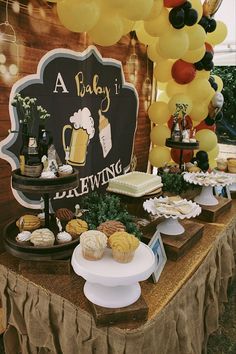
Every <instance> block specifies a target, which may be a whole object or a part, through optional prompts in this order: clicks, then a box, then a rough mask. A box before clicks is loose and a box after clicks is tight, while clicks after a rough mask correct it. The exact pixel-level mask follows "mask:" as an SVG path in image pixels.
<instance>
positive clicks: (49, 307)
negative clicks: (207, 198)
mask: <svg viewBox="0 0 236 354" xmlns="http://www.w3.org/2000/svg"><path fill="white" fill-rule="evenodd" d="M235 211H236V203H235V202H234V203H233V207H232V209H231V211H230V212H228V213H227V214H226V215H224V216H222V217H219V219H218V220H217V221H218V223H217V224H206V226H205V230H204V235H203V238H202V239H201V240H200V241H199V242H198V244H197V245H196V246H195V247H194V248H193V249H192V250H191V251H190V252H189V253H188V254H187V255H186V256H185V257H184V258H182V259H181V260H179V261H177V262H170V261H168V262H167V265H166V267H165V269H164V271H163V273H162V275H161V278H160V281H159V282H158V283H157V284H152V283H151V282H149V281H146V282H143V283H142V294H143V296H144V298H145V300H146V302H147V304H148V307H149V319H148V321H147V322H146V323H145V324H144V325H142V326H140V327H137V328H134V327H135V326H126V328H124V327H123V328H122V327H121V326H120V328H118V327H100V328H97V327H96V325H95V323H94V320H93V317H92V315H91V313H90V308H89V305H88V302H87V300H86V299H85V297H84V295H83V284H84V281H83V280H82V279H81V278H79V277H78V276H76V275H75V274H72V275H67V276H65V275H58V276H55V275H45V274H42V275H37V274H27V275H26V274H23V275H22V274H19V272H18V271H17V269H18V268H17V263H18V260H17V259H15V258H14V257H11V256H9V255H6V254H5V255H2V256H0V263H1V265H0V290H1V296H2V305H3V310H4V324H5V327H6V328H7V329H6V332H5V334H4V344H5V350H6V353H7V354H17V353H19V352H21V353H23V354H36V353H37V354H46V353H52V354H80V353H81V354H91V353H94V354H95V353H97V354H108V353H109V354H134V353H135V354H201V353H203V352H205V348H206V343H207V339H208V336H209V335H210V334H211V333H212V332H213V331H214V330H215V329H216V328H217V327H218V317H219V313H220V311H221V310H222V306H223V303H224V302H226V301H227V286H228V282H229V279H230V278H231V277H232V276H233V274H234V269H235V258H234V256H235V254H236V217H235V215H236V214H235ZM223 222H224V224H223Z"/></svg>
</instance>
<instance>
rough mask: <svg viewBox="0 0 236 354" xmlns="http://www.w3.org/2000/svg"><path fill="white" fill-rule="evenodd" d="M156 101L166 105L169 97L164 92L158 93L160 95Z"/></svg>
mask: <svg viewBox="0 0 236 354" xmlns="http://www.w3.org/2000/svg"><path fill="white" fill-rule="evenodd" d="M157 99H158V101H161V102H166V103H168V102H169V100H170V97H169V96H168V95H167V93H166V91H160V93H159V94H158V96H157Z"/></svg>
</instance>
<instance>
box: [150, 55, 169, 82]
mask: <svg viewBox="0 0 236 354" xmlns="http://www.w3.org/2000/svg"><path fill="white" fill-rule="evenodd" d="M172 66H173V60H162V61H161V62H160V63H157V65H156V66H155V69H154V76H155V78H156V80H157V81H160V82H167V81H169V80H170V79H171V78H172V75H171V69H172Z"/></svg>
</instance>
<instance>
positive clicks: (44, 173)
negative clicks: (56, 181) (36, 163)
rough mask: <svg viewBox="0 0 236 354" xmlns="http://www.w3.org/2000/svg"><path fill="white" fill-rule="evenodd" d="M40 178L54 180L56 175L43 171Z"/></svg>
mask: <svg viewBox="0 0 236 354" xmlns="http://www.w3.org/2000/svg"><path fill="white" fill-rule="evenodd" d="M40 178H46V179H51V178H56V175H55V173H54V172H52V171H43V172H42V173H41V176H40Z"/></svg>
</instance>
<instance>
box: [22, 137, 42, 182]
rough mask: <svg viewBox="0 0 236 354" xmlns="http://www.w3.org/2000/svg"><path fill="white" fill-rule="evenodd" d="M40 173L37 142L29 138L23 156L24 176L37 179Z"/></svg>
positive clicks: (40, 166) (33, 138)
mask: <svg viewBox="0 0 236 354" xmlns="http://www.w3.org/2000/svg"><path fill="white" fill-rule="evenodd" d="M41 172H42V162H41V159H40V156H39V151H38V145H37V140H36V138H35V137H29V142H28V149H27V153H26V155H25V171H24V175H25V176H29V177H39V176H40V175H41Z"/></svg>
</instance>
